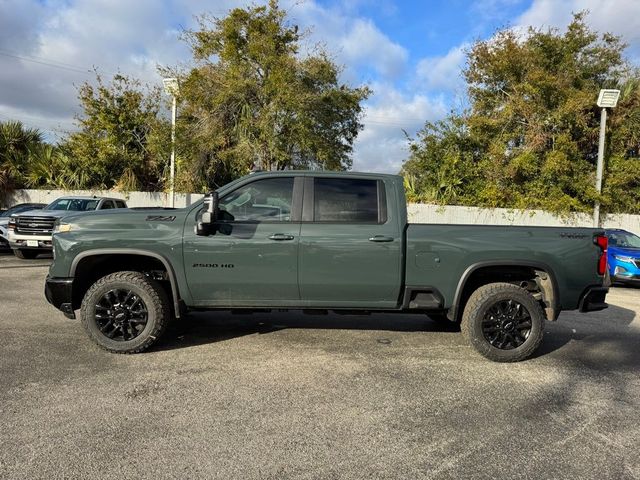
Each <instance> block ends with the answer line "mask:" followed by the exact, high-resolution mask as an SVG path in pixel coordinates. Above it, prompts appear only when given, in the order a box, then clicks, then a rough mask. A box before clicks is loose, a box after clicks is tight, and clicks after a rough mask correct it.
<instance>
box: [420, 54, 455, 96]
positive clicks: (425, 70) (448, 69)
mask: <svg viewBox="0 0 640 480" xmlns="http://www.w3.org/2000/svg"><path fill="white" fill-rule="evenodd" d="M466 48H467V45H466V44H463V45H458V46H457V47H454V48H452V49H451V50H449V52H447V54H446V55H444V56H442V57H429V58H423V59H422V60H420V61H419V62H418V66H417V67H416V75H417V79H418V81H419V82H421V83H422V88H429V89H436V90H450V91H451V90H454V89H456V88H459V87H460V86H461V85H462V83H463V79H462V68H463V67H464V63H465V53H464V51H465V49H466Z"/></svg>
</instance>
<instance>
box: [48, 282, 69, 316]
mask: <svg viewBox="0 0 640 480" xmlns="http://www.w3.org/2000/svg"><path fill="white" fill-rule="evenodd" d="M44 296H45V297H46V299H47V301H48V302H49V303H50V304H51V305H53V306H54V307H56V308H57V309H58V310H60V311H61V312H62V313H64V315H65V317H67V318H72V319H73V318H76V314H75V312H74V311H73V278H56V277H50V276H48V275H47V279H46V281H45V284H44Z"/></svg>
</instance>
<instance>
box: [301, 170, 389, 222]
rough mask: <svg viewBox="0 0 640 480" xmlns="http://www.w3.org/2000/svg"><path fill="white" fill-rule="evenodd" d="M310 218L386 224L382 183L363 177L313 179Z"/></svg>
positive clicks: (314, 219) (318, 220) (326, 220)
mask: <svg viewBox="0 0 640 480" xmlns="http://www.w3.org/2000/svg"><path fill="white" fill-rule="evenodd" d="M313 185H314V195H313V197H314V198H313V221H314V222H327V223H385V222H386V220H387V218H386V217H387V213H386V198H385V195H384V184H383V183H382V182H381V181H379V180H371V179H362V178H330V177H328V178H322V177H318V178H314V180H313Z"/></svg>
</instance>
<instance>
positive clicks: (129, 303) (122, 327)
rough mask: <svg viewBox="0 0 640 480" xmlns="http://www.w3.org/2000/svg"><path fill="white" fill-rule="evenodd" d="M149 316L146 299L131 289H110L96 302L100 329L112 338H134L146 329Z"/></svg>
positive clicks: (97, 320)
mask: <svg viewBox="0 0 640 480" xmlns="http://www.w3.org/2000/svg"><path fill="white" fill-rule="evenodd" d="M148 317H149V312H148V310H147V306H146V305H145V303H144V301H143V300H142V298H140V297H139V296H138V295H136V294H135V293H134V292H132V291H131V290H127V289H120V288H118V289H113V290H109V291H108V292H106V293H105V294H104V295H102V297H100V299H99V300H98V302H97V303H96V313H95V318H96V324H97V326H98V329H99V330H100V332H101V333H102V334H103V335H104V336H106V337H107V338H110V339H111V340H115V341H119V342H126V341H128V340H133V339H134V338H136V337H137V336H138V335H140V334H141V333H142V331H143V330H144V328H145V326H146V324H147V320H148Z"/></svg>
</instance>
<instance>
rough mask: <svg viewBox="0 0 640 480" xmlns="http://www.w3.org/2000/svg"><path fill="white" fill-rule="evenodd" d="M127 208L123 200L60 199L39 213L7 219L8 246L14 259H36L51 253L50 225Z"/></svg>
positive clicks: (94, 198)
mask: <svg viewBox="0 0 640 480" xmlns="http://www.w3.org/2000/svg"><path fill="white" fill-rule="evenodd" d="M114 208H128V207H127V204H126V202H125V201H124V200H122V199H120V198H109V197H96V196H93V197H82V196H76V197H61V198H58V199H57V200H54V201H53V202H52V203H50V204H49V205H47V206H46V207H45V208H44V209H42V210H29V211H27V212H22V213H19V214H16V215H12V216H11V217H9V224H8V235H9V245H10V246H11V249H12V250H13V253H14V254H15V256H16V257H18V258H36V256H37V255H38V254H39V253H43V252H50V251H51V249H52V244H51V235H52V233H53V224H54V223H55V222H56V220H58V219H59V218H64V217H66V216H68V215H72V214H76V213H80V212H91V211H94V210H108V209H114Z"/></svg>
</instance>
